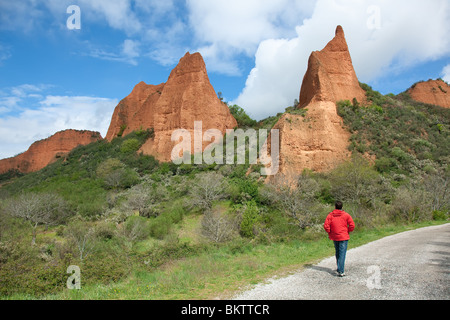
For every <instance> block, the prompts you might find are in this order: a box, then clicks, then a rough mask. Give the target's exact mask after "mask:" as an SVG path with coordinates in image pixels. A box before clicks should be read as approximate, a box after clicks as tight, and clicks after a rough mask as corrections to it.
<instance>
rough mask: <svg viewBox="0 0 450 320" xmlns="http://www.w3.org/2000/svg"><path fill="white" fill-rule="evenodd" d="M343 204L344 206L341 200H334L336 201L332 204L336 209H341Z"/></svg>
mask: <svg viewBox="0 0 450 320" xmlns="http://www.w3.org/2000/svg"><path fill="white" fill-rule="evenodd" d="M343 206H344V205H343V204H342V202H341V201H336V203H335V204H334V207H335V208H336V209H337V210H341V209H342V207H343Z"/></svg>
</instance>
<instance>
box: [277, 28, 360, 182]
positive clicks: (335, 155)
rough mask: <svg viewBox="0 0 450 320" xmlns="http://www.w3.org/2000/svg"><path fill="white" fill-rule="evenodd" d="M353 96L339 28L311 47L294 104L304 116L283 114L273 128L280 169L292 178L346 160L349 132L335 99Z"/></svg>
mask: <svg viewBox="0 0 450 320" xmlns="http://www.w3.org/2000/svg"><path fill="white" fill-rule="evenodd" d="M353 98H356V99H357V100H358V101H359V102H364V101H365V92H364V90H363V89H361V87H360V86H359V82H358V78H357V77H356V73H355V70H354V69H353V65H352V60H351V57H350V53H349V51H348V46H347V42H346V40H345V36H344V31H343V29H342V27H341V26H338V27H337V29H336V36H335V37H334V39H333V40H331V41H330V42H329V43H328V44H327V45H326V47H325V48H324V49H323V50H322V51H315V52H313V53H312V54H311V56H310V58H309V61H308V69H307V71H306V74H305V76H304V78H303V83H302V87H301V90H300V104H299V106H300V108H303V109H304V110H305V114H304V115H294V114H285V115H283V116H282V117H281V119H280V120H279V121H278V123H277V124H276V125H275V126H274V129H278V130H280V155H279V159H280V167H279V168H280V169H279V172H280V173H282V174H285V175H288V176H289V175H290V176H296V175H299V174H300V173H301V172H302V171H303V170H304V169H310V170H314V171H319V172H320V171H328V170H331V169H333V168H334V167H335V166H336V165H337V164H339V163H340V162H342V161H344V160H346V159H348V157H349V156H350V152H349V151H348V149H347V147H348V143H349V138H350V133H349V132H348V131H347V130H346V129H345V128H344V125H343V120H342V118H341V117H340V116H339V115H338V114H337V110H336V102H337V101H339V100H350V101H352V100H353Z"/></svg>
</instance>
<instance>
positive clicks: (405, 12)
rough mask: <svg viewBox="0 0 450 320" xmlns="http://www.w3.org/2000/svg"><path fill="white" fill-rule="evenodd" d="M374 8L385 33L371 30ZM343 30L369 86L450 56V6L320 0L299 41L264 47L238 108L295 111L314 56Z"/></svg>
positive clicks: (261, 112) (402, 0) (443, 2)
mask: <svg viewBox="0 0 450 320" xmlns="http://www.w3.org/2000/svg"><path fill="white" fill-rule="evenodd" d="M370 6H376V7H377V8H379V13H380V15H379V21H380V26H379V28H369V27H368V19H372V18H373V17H372V15H373V12H372V11H370V10H369V11H368V8H369V7H370ZM422 22H423V23H422ZM337 25H342V26H343V28H344V31H345V34H346V38H347V42H348V45H349V49H350V53H351V55H352V59H353V64H354V67H355V70H356V73H357V75H358V77H359V79H360V80H361V81H363V82H368V81H369V80H372V79H376V78H377V77H378V76H380V75H382V74H384V75H385V74H386V72H401V71H402V70H405V68H407V67H410V66H412V65H414V64H416V63H419V62H423V61H427V60H433V59H438V58H440V57H444V56H446V55H449V54H450V38H449V37H448V34H449V32H450V4H449V2H448V1H447V0H432V1H427V2H424V1H419V0H416V1H406V0H398V1H387V0H379V1H352V0H349V1H345V0H340V1H338V0H335V1H332V0H318V1H317V3H316V7H315V8H314V12H313V14H312V16H311V17H310V18H309V19H306V20H304V21H303V23H302V24H299V25H298V26H297V27H296V33H297V34H296V36H295V37H291V38H288V39H286V38H284V39H283V38H274V39H267V40H264V41H262V42H261V43H260V44H259V46H258V50H257V52H256V55H255V67H254V69H253V70H252V71H251V73H250V74H249V76H248V78H247V83H246V86H245V88H244V89H243V91H242V92H241V94H240V96H239V97H238V98H237V99H236V100H235V101H233V103H237V104H239V105H241V106H242V107H243V108H244V109H246V110H247V112H248V113H249V114H250V115H251V116H253V117H254V118H256V119H261V118H264V117H267V116H269V115H273V114H276V113H277V112H281V111H283V110H284V108H285V107H287V106H290V105H292V102H293V100H294V99H298V97H299V93H300V86H301V81H302V79H303V75H304V73H305V71H306V67H307V61H308V57H309V55H310V53H311V52H312V51H314V50H321V49H322V48H323V47H324V46H325V45H326V44H327V42H328V41H329V40H331V39H332V38H333V36H334V30H335V28H336V26H337Z"/></svg>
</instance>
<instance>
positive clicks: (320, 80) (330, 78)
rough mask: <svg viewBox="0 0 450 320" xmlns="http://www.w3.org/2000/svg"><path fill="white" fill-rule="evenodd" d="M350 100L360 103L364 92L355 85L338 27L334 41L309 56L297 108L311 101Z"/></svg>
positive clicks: (340, 30) (348, 57) (345, 47)
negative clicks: (354, 99)
mask: <svg viewBox="0 0 450 320" xmlns="http://www.w3.org/2000/svg"><path fill="white" fill-rule="evenodd" d="M353 98H356V99H357V100H358V101H359V102H363V101H364V100H365V92H364V90H363V89H361V87H360V86H359V81H358V78H357V77H356V73H355V70H354V68H353V64H352V58H351V56H350V52H349V50H348V46H347V41H346V40H345V35H344V30H343V29H342V27H341V26H338V27H337V28H336V35H335V37H334V39H333V40H331V41H330V42H329V43H328V44H327V45H326V46H325V48H323V50H322V51H314V52H313V53H312V54H311V56H310V57H309V61H308V69H307V71H306V74H305V76H304V77H303V83H302V87H301V91H300V100H299V101H300V104H299V107H304V106H305V105H307V104H308V103H310V102H314V101H331V102H337V101H339V100H350V101H352V100H353Z"/></svg>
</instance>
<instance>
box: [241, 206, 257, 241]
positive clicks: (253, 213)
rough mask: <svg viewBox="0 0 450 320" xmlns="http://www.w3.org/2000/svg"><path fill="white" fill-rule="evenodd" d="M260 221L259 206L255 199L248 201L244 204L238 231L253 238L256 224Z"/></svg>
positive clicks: (255, 232)
mask: <svg viewBox="0 0 450 320" xmlns="http://www.w3.org/2000/svg"><path fill="white" fill-rule="evenodd" d="M260 221H261V219H260V215H259V208H258V206H257V205H256V202H255V201H253V200H252V201H248V202H247V203H245V205H244V209H243V213H242V222H241V228H240V233H241V235H242V236H244V237H246V238H253V237H254V236H255V235H256V234H257V230H256V228H257V224H258V223H259V222H260Z"/></svg>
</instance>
